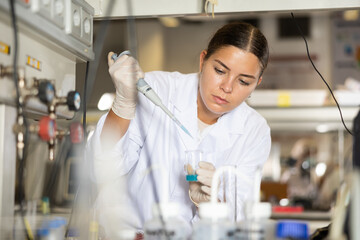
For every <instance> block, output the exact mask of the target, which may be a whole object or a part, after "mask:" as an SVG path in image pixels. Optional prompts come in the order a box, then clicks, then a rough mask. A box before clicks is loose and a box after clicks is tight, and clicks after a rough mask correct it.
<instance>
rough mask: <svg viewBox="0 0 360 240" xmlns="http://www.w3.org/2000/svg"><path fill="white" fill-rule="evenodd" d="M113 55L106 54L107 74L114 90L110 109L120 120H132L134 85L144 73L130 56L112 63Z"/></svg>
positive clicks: (135, 90) (134, 101)
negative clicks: (114, 93)
mask: <svg viewBox="0 0 360 240" xmlns="http://www.w3.org/2000/svg"><path fill="white" fill-rule="evenodd" d="M113 54H114V53H113V52H109V54H108V64H109V73H110V76H111V79H112V81H113V83H114V85H115V88H116V95H115V99H114V102H113V105H112V108H111V109H112V111H113V112H114V113H115V114H116V115H117V116H119V117H121V118H124V119H133V118H134V117H135V108H136V102H137V89H136V83H137V81H138V79H139V78H143V77H144V73H143V71H142V70H141V68H140V66H139V64H138V62H137V61H136V59H135V58H133V57H132V56H129V55H123V56H121V57H120V58H118V59H117V60H116V62H114V60H113V59H112V58H111V56H112V55H113Z"/></svg>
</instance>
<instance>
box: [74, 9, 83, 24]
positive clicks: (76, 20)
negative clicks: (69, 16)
mask: <svg viewBox="0 0 360 240" xmlns="http://www.w3.org/2000/svg"><path fill="white" fill-rule="evenodd" d="M80 21H81V20H80V12H79V11H78V10H76V9H75V10H74V13H73V24H74V26H76V27H78V26H80Z"/></svg>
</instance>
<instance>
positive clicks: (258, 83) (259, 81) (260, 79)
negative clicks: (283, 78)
mask: <svg viewBox="0 0 360 240" xmlns="http://www.w3.org/2000/svg"><path fill="white" fill-rule="evenodd" d="M261 81H262V76H261V77H260V78H259V80H258V82H257V85H256V86H259V85H260V83H261Z"/></svg>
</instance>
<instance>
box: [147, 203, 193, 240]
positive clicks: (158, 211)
mask: <svg viewBox="0 0 360 240" xmlns="http://www.w3.org/2000/svg"><path fill="white" fill-rule="evenodd" d="M152 213H153V218H152V219H151V220H149V221H147V222H145V225H144V229H145V239H147V240H158V239H160V240H186V239H188V237H189V236H190V232H191V227H190V225H189V223H187V222H185V221H184V220H183V219H181V218H179V214H180V209H179V205H178V204H177V203H175V202H162V203H159V204H154V205H153V208H152ZM161 215H162V217H163V219H164V221H165V223H166V224H165V225H164V224H163V223H162V221H161V219H160V217H161ZM164 228H165V229H164Z"/></svg>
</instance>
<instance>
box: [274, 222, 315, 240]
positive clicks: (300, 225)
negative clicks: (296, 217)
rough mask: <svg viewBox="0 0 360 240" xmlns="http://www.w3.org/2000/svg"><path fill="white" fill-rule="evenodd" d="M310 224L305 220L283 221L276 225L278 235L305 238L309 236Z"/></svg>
mask: <svg viewBox="0 0 360 240" xmlns="http://www.w3.org/2000/svg"><path fill="white" fill-rule="evenodd" d="M308 232H309V229H308V225H307V224H306V223H304V222H296V221H281V222H278V223H277V225H276V237H278V238H291V239H296V240H305V239H308V237H309V233H308Z"/></svg>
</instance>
